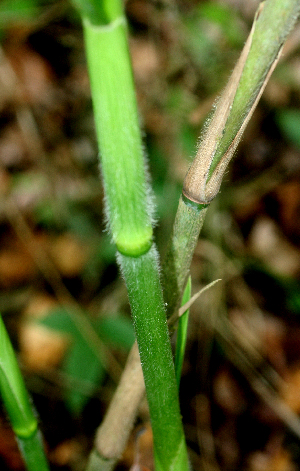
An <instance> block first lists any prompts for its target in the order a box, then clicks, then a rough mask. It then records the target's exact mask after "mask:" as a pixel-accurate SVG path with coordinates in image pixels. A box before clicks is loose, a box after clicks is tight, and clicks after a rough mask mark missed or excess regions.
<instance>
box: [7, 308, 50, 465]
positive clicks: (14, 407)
mask: <svg viewBox="0 0 300 471" xmlns="http://www.w3.org/2000/svg"><path fill="white" fill-rule="evenodd" d="M0 396H1V398H2V400H3V403H4V405H5V408H6V410H7V413H8V416H9V419H10V422H11V425H12V428H13V431H14V433H15V435H16V437H17V441H18V445H19V449H20V451H21V453H22V456H23V459H24V462H25V464H26V468H27V470H28V471H49V466H48V462H47V459H46V456H45V453H44V448H43V444H42V439H41V435H40V433H39V430H38V425H37V419H36V417H35V415H34V413H33V410H32V407H31V403H30V399H29V396H28V393H27V390H26V387H25V384H24V381H23V378H22V375H21V372H20V369H19V365H18V363H17V360H16V357H15V353H14V351H13V348H12V345H11V342H10V340H9V337H8V334H7V332H6V329H5V325H4V323H3V320H2V317H1V316H0Z"/></svg>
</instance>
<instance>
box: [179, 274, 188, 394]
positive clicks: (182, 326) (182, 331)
mask: <svg viewBox="0 0 300 471" xmlns="http://www.w3.org/2000/svg"><path fill="white" fill-rule="evenodd" d="M191 292H192V280H191V276H189V277H188V281H187V284H186V287H185V290H184V293H183V296H182V301H181V306H184V305H185V304H186V303H187V302H188V301H189V300H190V299H191ZM188 322H189V309H187V310H186V311H185V312H184V313H183V314H182V315H181V316H180V317H179V319H178V327H177V336H176V350H175V376H176V381H177V386H178V389H179V386H180V378H181V371H182V365H183V359H184V352H185V347H186V339H187V329H188Z"/></svg>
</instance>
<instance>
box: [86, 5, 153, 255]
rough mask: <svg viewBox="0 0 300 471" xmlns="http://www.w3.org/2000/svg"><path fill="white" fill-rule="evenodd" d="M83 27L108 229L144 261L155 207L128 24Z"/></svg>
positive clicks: (117, 22) (121, 19)
mask: <svg viewBox="0 0 300 471" xmlns="http://www.w3.org/2000/svg"><path fill="white" fill-rule="evenodd" d="M87 3H88V2H87ZM83 24H84V36H85V45H86V55H87V61H88V68H89V75H90V82H91V90H92V99H93V106H94V115H95V125H96V132H97V136H98V140H99V150H100V162H101V170H102V176H103V183H104V189H105V203H106V212H107V217H108V221H109V227H110V230H111V233H112V237H113V239H114V242H115V243H116V246H117V249H118V251H119V252H121V253H123V254H125V255H129V256H139V255H140V254H141V253H144V252H147V250H149V248H150V247H151V244H152V226H151V214H150V213H151V210H150V208H151V205H150V204H149V202H148V190H147V186H146V172H145V165H144V156H143V146H142V140H141V134H140V128H139V120H138V113H137V106H136V98H135V92H134V83H133V77H132V70H131V64H130V57H129V51H128V45H127V29H126V21H125V18H124V16H121V17H118V18H116V19H115V20H114V21H113V22H112V23H111V24H109V25H92V24H91V23H90V22H89V20H88V19H85V20H84V23H83ZM149 210H150V211H149Z"/></svg>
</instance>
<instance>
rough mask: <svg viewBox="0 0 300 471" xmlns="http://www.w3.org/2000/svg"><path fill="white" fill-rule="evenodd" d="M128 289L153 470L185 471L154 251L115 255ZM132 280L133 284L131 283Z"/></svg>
mask: <svg viewBox="0 0 300 471" xmlns="http://www.w3.org/2000/svg"><path fill="white" fill-rule="evenodd" d="M118 258H119V262H120V265H121V268H122V273H123V276H124V278H125V280H126V284H127V287H128V296H129V300H130V305H131V309H132V315H133V318H134V324H135V331H136V336H137V341H138V346H139V352H140V359H141V363H142V368H143V373H144V379H145V386H146V393H147V399H148V404H149V409H150V415H151V423H152V428H153V437H154V450H155V457H156V470H157V471H158V470H166V469H174V470H175V469H178V470H180V471H181V470H182V471H184V470H187V469H188V460H187V455H186V449H185V445H184V439H183V429H182V423H181V418H180V410H179V401H178V393H177V386H176V380H175V373H174V364H173V358H172V352H171V347H170V341H169V332H168V327H167V322H166V313H165V308H164V302H163V297H162V292H161V289H160V281H159V275H158V260H157V258H158V256H157V253H156V249H155V247H154V246H152V248H151V250H150V251H149V252H147V253H146V254H144V255H142V256H141V257H139V258H136V259H134V258H132V257H127V256H124V255H119V256H118ZM135 280H136V281H135Z"/></svg>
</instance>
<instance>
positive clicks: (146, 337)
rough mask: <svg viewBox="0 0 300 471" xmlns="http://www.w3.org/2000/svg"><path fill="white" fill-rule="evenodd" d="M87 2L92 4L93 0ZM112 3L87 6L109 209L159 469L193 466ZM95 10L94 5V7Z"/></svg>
mask: <svg viewBox="0 0 300 471" xmlns="http://www.w3.org/2000/svg"><path fill="white" fill-rule="evenodd" d="M83 3H84V5H83V6H84V7H85V8H86V7H87V6H88V4H89V3H91V2H83ZM112 5H113V6H117V5H121V3H119V2H117V1H115V0H113V1H111V0H107V1H103V2H99V10H98V11H97V14H96V13H94V15H93V16H92V17H91V16H90V15H89V14H88V13H87V10H84V11H83V26H84V37H85V46H86V54H87V62H88V69H89V75H90V83H91V91H92V99H93V106H94V114H95V124H96V133H97V137H98V141H99V150H100V162H101V170H102V176H103V183H104V189H105V199H106V213H107V219H108V225H109V228H110V231H111V234H112V238H113V240H114V242H115V244H116V247H117V250H118V257H117V258H118V262H119V265H120V267H121V271H122V274H123V277H124V280H125V283H126V285H127V290H128V297H129V301H130V305H131V311H132V316H133V321H134V326H135V332H136V337H137V342H138V347H139V353H140V359H141V363H142V368H143V375H144V380H145V384H146V393H147V399H148V404H149V410H150V418H151V424H152V429H153V439H154V458H155V466H156V470H157V471H169V470H170V471H171V470H174V471H176V470H178V471H185V470H186V471H187V470H188V467H189V465H188V458H187V451H186V444H185V438H184V434H183V427H182V422H181V416H180V409H179V399H178V392H177V386H176V379H175V371H174V364H173V359H172V352H171V345H170V340H169V334H168V328H167V322H166V312H165V307H164V301H163V296H162V290H161V286H160V280H159V267H158V255H157V251H156V248H155V246H154V244H153V240H152V214H151V213H152V205H151V198H150V201H149V190H148V187H147V183H146V172H145V164H144V156H143V149H142V141H141V134H140V129H139V120H138V113H137V105H136V98H135V91H134V84H133V77H132V70H131V63H130V57H129V51H128V45H127V29H126V21H125V17H124V16H123V15H121V14H120V9H119V8H112ZM96 6H97V5H96ZM93 7H95V4H91V9H93ZM113 433H115V432H113ZM96 443H97V442H96ZM98 451H100V450H98ZM100 452H101V451H100ZM97 466H100V462H98V463H97V454H93V458H92V460H91V461H90V464H89V465H88V469H96V468H97Z"/></svg>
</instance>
